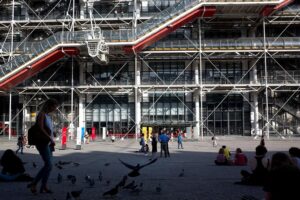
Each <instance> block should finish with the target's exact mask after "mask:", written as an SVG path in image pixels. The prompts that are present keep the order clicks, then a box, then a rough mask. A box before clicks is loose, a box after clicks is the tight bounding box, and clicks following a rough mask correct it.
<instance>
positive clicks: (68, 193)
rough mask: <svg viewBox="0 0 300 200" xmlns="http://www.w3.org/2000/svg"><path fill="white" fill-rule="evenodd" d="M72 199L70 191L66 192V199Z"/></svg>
mask: <svg viewBox="0 0 300 200" xmlns="http://www.w3.org/2000/svg"><path fill="white" fill-rule="evenodd" d="M71 199H72V197H71V194H70V192H67V197H66V200H71Z"/></svg>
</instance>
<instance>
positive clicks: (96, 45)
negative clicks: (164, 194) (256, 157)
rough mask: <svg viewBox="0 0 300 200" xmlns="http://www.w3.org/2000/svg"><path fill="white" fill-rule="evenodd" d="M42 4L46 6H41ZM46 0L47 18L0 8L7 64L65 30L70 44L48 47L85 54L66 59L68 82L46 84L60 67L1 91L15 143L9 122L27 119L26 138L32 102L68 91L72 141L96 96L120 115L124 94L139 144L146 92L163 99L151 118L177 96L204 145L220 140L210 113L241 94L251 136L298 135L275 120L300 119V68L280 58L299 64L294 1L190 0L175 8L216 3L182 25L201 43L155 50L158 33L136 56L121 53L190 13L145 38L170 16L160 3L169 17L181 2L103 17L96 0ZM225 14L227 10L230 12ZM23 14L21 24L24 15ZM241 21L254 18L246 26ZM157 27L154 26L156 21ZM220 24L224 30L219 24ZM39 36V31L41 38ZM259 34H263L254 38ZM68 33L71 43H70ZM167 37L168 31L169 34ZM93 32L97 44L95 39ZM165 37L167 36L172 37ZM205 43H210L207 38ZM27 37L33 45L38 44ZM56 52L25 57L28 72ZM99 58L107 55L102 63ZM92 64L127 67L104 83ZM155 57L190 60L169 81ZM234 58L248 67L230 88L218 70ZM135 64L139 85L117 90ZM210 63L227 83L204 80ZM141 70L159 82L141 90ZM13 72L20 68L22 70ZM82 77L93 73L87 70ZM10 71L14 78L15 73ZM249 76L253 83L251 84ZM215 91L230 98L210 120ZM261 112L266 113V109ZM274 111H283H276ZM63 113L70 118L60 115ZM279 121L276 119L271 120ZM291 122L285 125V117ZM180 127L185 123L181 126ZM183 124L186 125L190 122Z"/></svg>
mask: <svg viewBox="0 0 300 200" xmlns="http://www.w3.org/2000/svg"><path fill="white" fill-rule="evenodd" d="M41 1H42V2H44V0H41ZM45 2H48V3H50V4H51V5H53V7H52V9H50V10H48V11H47V12H46V11H45V13H43V14H41V13H37V11H36V10H35V8H33V7H32V6H31V5H30V3H28V1H25V0H12V1H2V2H1V4H2V6H7V9H11V18H10V19H4V20H1V19H0V34H1V36H2V38H1V40H0V57H1V60H2V62H3V65H5V63H9V62H15V63H16V64H18V62H16V61H15V59H17V58H18V56H19V55H20V54H21V55H22V54H23V53H24V52H26V50H25V49H23V50H20V47H23V46H24V44H28V43H29V42H32V41H31V40H32V39H33V40H34V39H36V38H38V36H39V33H40V34H42V33H43V34H44V33H46V35H47V37H49V36H48V35H55V34H56V35H57V34H58V32H59V34H60V35H62V36H61V38H62V37H66V38H67V39H63V38H62V39H61V40H60V41H57V39H56V37H55V40H56V42H57V44H56V46H51V45H50V47H52V48H54V49H58V48H62V52H63V53H64V48H66V47H70V46H71V47H76V48H79V49H80V54H79V55H74V54H69V55H67V56H70V57H71V60H70V63H71V84H70V85H51V84H49V82H50V80H51V78H52V77H54V76H56V73H57V71H58V70H59V69H60V68H57V70H54V71H53V73H52V74H51V76H49V78H48V79H46V80H42V83H37V82H36V81H35V78H32V79H30V80H29V82H31V84H24V85H18V86H16V87H12V88H10V89H9V90H8V91H2V92H1V95H2V96H1V98H3V99H4V98H9V111H8V113H9V118H8V122H9V123H8V124H6V125H7V127H9V128H8V135H9V139H10V138H11V135H12V134H13V133H12V131H13V129H12V127H13V125H12V122H13V121H15V120H16V119H17V118H18V117H20V116H22V117H23V119H22V121H23V125H22V126H20V127H21V128H20V127H16V129H21V130H18V131H17V132H18V134H19V133H21V132H26V130H27V128H28V127H26V126H27V125H26V123H25V121H26V119H25V116H26V115H28V113H27V112H28V111H27V110H26V109H27V107H28V105H29V103H30V102H32V101H33V100H34V99H35V98H37V96H44V98H48V97H49V95H53V94H56V95H57V94H66V95H67V96H68V98H70V105H69V106H70V113H69V116H66V115H62V116H63V117H64V118H65V120H66V121H67V122H68V125H69V128H70V132H71V133H72V134H74V131H75V130H74V127H86V126H87V125H86V110H87V109H89V106H91V105H93V103H94V101H95V100H96V99H97V98H98V97H99V95H106V96H108V97H109V98H110V99H111V101H112V102H114V103H115V104H116V106H117V107H119V108H120V110H122V109H123V108H122V105H120V103H119V102H118V101H117V100H116V99H115V97H116V96H127V97H128V98H133V99H134V100H133V102H134V112H135V113H134V117H132V115H131V113H130V112H127V113H126V115H127V117H126V118H127V119H128V123H133V124H134V125H133V126H129V128H128V130H126V133H125V135H126V134H129V133H132V132H134V133H135V137H136V138H137V137H138V135H139V134H140V131H141V128H142V126H143V123H145V122H144V121H143V118H144V117H145V116H144V114H143V113H142V110H141V107H142V103H143V102H142V100H143V96H147V95H149V94H153V96H155V98H156V99H155V100H153V101H152V104H151V106H150V107H149V108H148V112H149V113H151V112H154V110H155V108H156V106H157V104H158V103H159V101H160V100H161V99H162V98H163V97H164V95H166V94H172V95H173V96H174V98H175V99H176V101H177V102H180V103H181V104H182V105H183V107H184V110H187V111H188V112H189V113H190V114H191V116H192V118H193V119H192V120H189V123H191V124H190V125H189V126H191V127H192V129H193V134H190V137H194V138H201V139H202V140H203V138H204V136H205V135H215V134H216V133H215V132H214V130H211V128H210V127H209V126H208V120H209V119H210V117H211V116H213V115H215V113H216V111H217V110H218V109H219V108H220V106H221V105H222V103H224V101H227V98H228V97H230V96H231V95H233V94H238V95H240V96H242V99H243V101H244V102H245V103H247V104H249V106H250V110H251V111H250V113H249V114H250V115H251V116H250V117H249V120H251V134H252V135H254V136H257V135H260V134H264V135H266V136H267V138H269V136H270V131H271V132H272V133H275V134H276V135H279V136H281V137H282V138H283V137H285V136H286V135H294V134H299V133H298V132H299V129H300V128H299V127H300V123H297V124H296V126H294V127H292V128H291V127H286V126H283V127H284V128H283V129H282V130H279V129H278V128H277V127H279V126H281V124H284V123H285V122H284V120H281V117H278V116H279V114H280V113H281V112H282V111H284V112H286V113H288V114H287V115H289V117H291V116H292V117H293V119H292V120H294V121H299V117H300V116H298V114H299V113H298V110H296V111H295V112H296V113H295V114H294V113H293V112H292V111H290V110H292V109H289V102H290V101H291V99H294V98H295V96H297V95H298V94H299V88H300V87H299V81H300V73H298V71H300V70H299V69H298V66H295V67H294V68H295V70H289V68H290V67H288V66H285V65H283V64H281V62H280V61H279V59H296V58H297V57H298V52H299V51H300V40H299V36H300V32H297V31H295V30H296V28H295V29H291V27H297V26H298V24H299V18H300V16H299V7H300V5H299V4H297V3H294V4H292V5H290V6H287V5H285V4H288V3H292V1H284V0H281V1H280V0H273V1H272V0H265V1H263V0H261V1H240V0H231V1H229V0H228V1H227V0H225V1H224V0H207V1H201V0H200V1H199V2H198V4H197V5H196V6H193V7H188V4H187V3H189V2H190V1H188V0H183V1H176V2H179V3H180V2H185V3H186V4H184V5H185V6H186V5H187V6H186V7H187V8H188V9H187V11H186V12H187V13H189V12H190V10H192V11H194V10H196V9H198V8H199V7H201V6H203V5H207V6H214V8H215V10H216V14H215V15H213V16H210V17H209V18H203V16H202V17H201V16H200V17H197V18H198V19H197V20H194V19H193V20H192V22H191V23H189V24H188V23H187V22H185V23H187V24H186V25H185V27H184V28H183V30H184V29H185V28H186V29H190V30H192V31H191V32H195V34H194V36H191V35H192V34H190V35H187V34H183V35H184V39H181V40H172V37H170V38H168V39H166V40H163V41H158V42H157V43H155V44H153V45H152V46H149V45H150V43H154V42H155V41H157V40H158V39H161V38H162V37H161V36H157V38H155V39H153V40H152V39H151V40H152V41H151V42H147V44H148V43H149V44H148V45H147V46H149V47H147V48H146V49H144V50H142V49H139V47H137V48H138V49H139V51H135V50H134V49H133V54H126V53H124V51H123V50H124V49H123V48H124V46H125V47H127V46H130V45H135V44H137V43H139V42H140V41H144V40H147V38H151V35H155V34H157V33H159V31H160V30H166V29H171V28H172V26H173V25H174V23H175V22H176V21H178V20H179V18H182V17H184V15H185V14H182V15H180V16H178V17H174V18H171V19H167V22H165V21H163V20H161V23H162V24H161V25H160V24H158V26H153V27H152V25H151V28H150V29H149V32H146V33H143V34H142V35H141V36H139V35H138V33H137V32H138V31H141V30H143V29H142V28H144V29H146V27H147V26H150V25H149V24H150V23H149V20H151V19H156V18H155V17H152V16H158V17H159V16H160V15H161V16H163V14H165V12H166V11H165V10H161V9H160V6H161V5H162V3H163V2H169V4H168V7H167V9H166V10H167V11H168V10H172V6H173V5H176V4H174V3H175V1H170V0H169V1H163V0H160V1H159V0H155V1H151V2H153V5H154V6H155V7H154V8H155V9H156V13H155V12H154V13H151V12H150V13H148V12H144V13H143V12H142V11H143V5H146V3H145V2H147V1H143V0H132V1H131V0H130V1H129V0H128V1H125V0H124V1H122V0H120V1H115V2H112V3H111V4H112V5H113V6H112V8H111V10H109V11H108V12H106V13H101V12H100V11H99V10H97V9H96V7H97V6H96V5H97V4H101V3H105V2H102V1H97V0H93V1H84V0H81V1H80V4H79V5H76V3H75V0H58V1H52V0H49V1H46V0H45ZM170 2H171V3H170ZM194 2H195V1H194ZM62 3H64V5H67V6H66V7H65V8H64V15H63V16H61V17H60V18H59V19H54V18H53V17H51V14H52V12H55V11H56V9H58V7H59V5H61V4H62ZM149 4H150V3H149ZM202 4H203V5H202ZM282 4H284V6H287V7H283V6H282V7H278V8H276V7H277V6H278V5H282ZM121 5H129V7H131V10H132V12H129V13H119V11H118V10H120V9H121V10H122V6H121ZM147 5H148V4H147ZM270 6H271V7H270ZM16 7H20V8H21V10H26V12H27V14H26V15H28V13H30V14H31V16H34V19H30V17H29V16H26V15H25V18H24V19H16V16H18V15H17V14H16V13H15V10H16ZM204 8H205V7H204ZM189 9H190V10H189ZM277 9H278V10H277ZM204 10H205V9H204ZM245 11H247V12H245ZM76 12H79V14H76ZM85 12H86V13H85ZM163 12H164V13H163ZM226 12H228V14H227V13H226ZM147 13H148V14H147ZM203 13H204V12H203ZM233 13H234V14H233ZM261 13H263V15H266V14H264V13H269V15H266V16H262V15H261ZM49 16H50V17H49ZM18 17H19V18H20V16H18ZM244 18H245V19H247V20H246V21H243V20H241V19H244ZM158 19H159V20H160V18H157V20H158ZM228 19H230V21H228ZM147 23H148V25H147ZM153 24H154V25H155V23H154V22H153ZM175 24H176V23H175ZM220 24H223V25H222V26H221V25H220ZM257 24H258V25H257ZM156 25H157V24H156ZM183 25H184V24H180V26H183ZM274 25H276V32H274V33H272V30H273V26H274ZM124 27H125V28H124ZM141 27H142V28H141ZM210 28H211V29H215V30H216V31H219V30H222V29H224V30H235V31H237V30H239V31H240V36H239V38H230V37H229V38H223V37H221V38H214V39H211V38H209V36H207V35H205V34H206V32H208V33H209V30H210ZM123 29H124V30H126V31H127V32H126V34H127V35H126V37H125V39H124V38H123V35H122V34H123V32H124V31H123ZM28 30H29V31H28ZM128 30H129V32H128ZM147 30H148V29H147ZM257 30H259V31H257ZM268 30H270V32H268ZM80 31H84V32H87V34H82V33H81V32H80ZM130 31H131V32H130ZM36 32H37V33H38V34H35V33H36ZM79 32H80V33H79ZM99 32H100V34H99ZM115 32H117V35H118V38H117V39H116V40H115V36H114V33H115ZM257 32H258V33H259V34H261V35H259V36H257V35H256V33H257ZM66 33H67V36H65V34H66ZM102 33H103V35H102ZM166 33H167V34H170V32H169V31H167V32H166ZM76 34H77V35H76ZM95 34H96V35H95ZM130 34H132V36H133V38H134V39H135V40H134V41H131V40H130V39H128V38H129V36H128V35H130ZM272 34H273V35H272ZM18 35H21V39H20V40H19V41H17V42H15V40H17V39H16V37H17V36H18ZM75 35H76V37H75ZM90 35H91V38H90V37H89V36H90ZM149 35H150V36H149ZM195 35H196V36H195ZM270 35H272V36H270ZM286 35H289V36H286ZM77 36H78V37H77ZM79 36H80V37H79ZM162 36H166V34H165V32H164V33H163V35H162ZM207 37H208V38H209V39H207ZM29 38H31V40H30V39H29ZM70 38H71V39H70ZM78 38H81V40H76V39H78ZM48 43H49V42H48ZM22 45H23V46H22ZM143 45H144V44H143ZM145 47H146V46H145ZM108 48H109V51H108ZM52 51H53V49H51V48H50V49H48V50H43V51H42V52H43V53H41V54H38V55H37V56H36V57H33V58H31V57H30V58H28V59H29V62H22V65H21V66H22V67H23V68H22V69H28V68H31V65H33V64H34V62H35V61H36V60H39V59H40V58H42V57H44V56H45V55H47V54H49V52H52ZM99 52H100V54H99ZM26 54H27V53H26ZM102 54H103V55H104V57H101V55H102ZM90 57H94V58H95V57H97V58H98V59H97V60H96V61H97V62H98V63H100V65H107V63H108V68H109V67H110V66H109V65H110V63H109V61H108V60H110V61H111V62H116V63H120V64H121V66H120V67H119V69H118V70H117V71H116V72H115V73H114V74H111V77H110V80H108V81H107V82H106V83H103V82H100V81H99V78H98V77H96V76H95V75H93V74H92V73H91V70H89V68H91V66H89V65H92V64H93V63H94V60H92V59H90ZM155 60H162V61H163V62H164V60H167V61H172V62H176V61H177V60H184V61H185V66H184V67H183V68H181V69H180V70H181V71H178V73H177V74H176V77H174V78H173V79H172V80H170V81H168V82H167V81H166V80H165V79H163V78H162V77H161V75H160V74H159V73H158V71H157V70H155V69H154V68H153V66H151V65H150V64H149V63H150V62H152V61H155ZM228 60H230V61H234V62H235V61H238V62H241V63H242V68H244V69H245V70H244V73H243V74H242V75H241V76H239V77H238V78H239V79H238V80H235V81H232V80H231V79H230V78H229V77H228V76H227V74H225V73H224V71H223V70H222V66H220V65H218V62H219V61H228ZM246 61H247V62H246ZM270 62H272V63H273V65H274V66H275V67H277V68H279V69H280V70H277V71H278V72H280V74H278V75H277V77H284V78H283V80H282V81H279V80H275V81H274V80H272V79H271V78H274V76H275V74H274V72H273V71H272V68H271V66H270ZM128 63H131V65H130V64H129V65H130V67H132V68H133V71H134V81H133V83H130V84H128V83H127V84H122V83H120V84H118V83H116V84H112V83H113V82H114V81H115V80H116V79H117V77H118V76H120V75H122V72H123V70H124V68H125V67H126V66H127V65H128ZM258 63H262V64H263V65H262V66H263V68H262V69H260V71H261V72H262V75H261V77H260V79H258V69H257V68H258ZM207 64H209V65H210V66H212V70H213V71H214V72H216V73H218V74H219V75H220V80H221V79H222V81H223V82H222V83H215V82H212V83H207V82H205V80H204V79H206V77H205V74H204V72H205V70H206V67H207V66H206V65H207ZM3 65H2V66H3ZM76 65H79V66H80V67H78V68H77V69H79V73H78V74H77V75H76V76H75V71H74V70H75V69H74V68H75V67H76ZM141 66H143V67H145V68H146V69H147V71H149V72H151V73H152V74H153V75H155V79H157V80H158V82H159V84H144V83H142V81H141V79H142V76H141V74H142V73H143V71H141ZM274 66H273V68H274ZM16 67H20V66H19V65H17V66H16ZM60 67H62V66H60ZM188 69H192V71H193V73H194V77H193V78H194V81H193V82H189V83H184V84H182V83H178V80H179V79H180V78H181V77H182V76H184V74H185V73H186V71H187V70H188ZM1 70H2V75H1V77H0V79H1V78H2V77H5V76H6V72H5V70H4V68H1ZM16 70H21V68H18V69H16ZM84 70H86V71H85V72H84ZM9 73H15V72H14V71H12V72H9ZM9 73H8V74H9ZM41 73H43V72H41ZM297 73H298V74H297ZM9 76H10V74H9ZM249 76H250V80H246V78H247V77H249ZM88 78H91V79H92V84H88V83H86V80H87V79H88ZM1 80H2V79H1ZM38 80H40V79H38ZM40 81H41V80H40ZM54 82H55V80H54ZM54 84H55V83H54ZM280 93H283V94H285V95H287V96H286V98H284V99H281V100H278V101H276V102H275V103H272V104H271V103H270V102H269V101H270V100H272V101H273V99H272V98H273V97H274V94H280ZM180 94H184V96H188V95H191V94H192V95H191V96H193V101H192V102H193V104H194V106H193V108H191V107H190V106H189V105H187V102H186V101H183V100H182V98H181V96H180ZM210 94H222V95H223V97H222V99H220V100H219V101H218V102H217V104H216V105H215V107H214V108H213V109H212V110H211V111H210V112H209V113H206V114H205V113H204V110H205V108H204V104H205V103H206V101H205V99H207V96H208V95H210ZM261 94H262V95H264V97H261ZM13 96H15V97H18V98H19V99H22V101H20V102H22V105H21V107H20V106H18V110H17V109H16V108H13V106H15V105H13V103H12V98H13ZM75 96H76V100H75ZM153 98H154V97H153ZM87 99H88V100H87ZM259 101H260V102H259ZM270 105H272V106H271V108H270V107H269V106H270ZM260 106H261V108H262V109H259V107H260ZM274 106H275V107H276V108H274ZM13 109H15V110H17V112H14V116H13V114H12V113H13V111H12V110H13ZM274 109H275V110H274ZM60 112H61V113H63V111H61V110H60ZM274 112H275V113H274ZM22 114H23V115H22ZM270 114H272V116H270ZM277 117H278V120H274V119H275V118H277ZM279 118H280V119H279ZM259 119H261V121H262V123H263V124H261V126H259V125H258V124H259ZM289 119H290V118H289ZM285 120H287V118H286V119H285ZM0 121H1V119H0ZM3 121H6V120H3ZM176 123H178V124H180V122H179V121H177V122H176ZM228 123H229V122H228ZM153 125H155V123H153ZM164 125H165V124H163V125H160V126H161V127H164ZM184 126H186V127H187V125H184ZM298 126H299V127H298ZM228 129H229V128H228ZM5 130H6V129H5V128H3V129H2V130H0V131H1V132H4V131H5ZM204 130H206V131H204ZM113 131H114V130H113ZM228 134H229V131H228Z"/></svg>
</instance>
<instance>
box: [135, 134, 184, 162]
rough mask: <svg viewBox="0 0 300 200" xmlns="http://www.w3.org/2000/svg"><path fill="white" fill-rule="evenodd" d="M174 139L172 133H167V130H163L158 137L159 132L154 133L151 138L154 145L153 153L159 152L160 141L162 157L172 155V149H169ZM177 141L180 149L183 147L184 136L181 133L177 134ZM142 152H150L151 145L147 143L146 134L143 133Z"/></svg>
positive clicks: (141, 140)
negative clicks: (170, 142) (158, 144)
mask: <svg viewBox="0 0 300 200" xmlns="http://www.w3.org/2000/svg"><path fill="white" fill-rule="evenodd" d="M171 139H172V136H171V135H167V133H166V131H165V130H161V131H160V133H159V135H158V137H157V134H153V135H152V136H151V138H150V141H151V146H152V155H154V154H156V153H157V143H158V142H160V150H161V151H160V157H162V156H163V154H164V156H165V157H170V151H169V141H170V140H171ZM177 143H178V149H180V148H181V149H183V136H182V134H181V133H178V134H177ZM140 146H141V149H140V152H144V153H145V154H146V155H147V154H148V152H149V145H148V144H147V143H146V141H145V138H144V134H141V137H140Z"/></svg>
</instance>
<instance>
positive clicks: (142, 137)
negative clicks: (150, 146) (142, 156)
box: [140, 133, 146, 152]
mask: <svg viewBox="0 0 300 200" xmlns="http://www.w3.org/2000/svg"><path fill="white" fill-rule="evenodd" d="M145 144H146V143H145V138H144V134H143V133H142V134H141V138H140V145H141V149H140V152H145Z"/></svg>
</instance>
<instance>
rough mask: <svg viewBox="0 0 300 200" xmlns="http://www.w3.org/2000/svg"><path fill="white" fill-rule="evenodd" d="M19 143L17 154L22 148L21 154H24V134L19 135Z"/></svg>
mask: <svg viewBox="0 0 300 200" xmlns="http://www.w3.org/2000/svg"><path fill="white" fill-rule="evenodd" d="M17 145H18V149H17V151H16V154H18V152H19V151H20V150H21V154H23V146H24V137H23V135H20V136H19V137H18V143H17Z"/></svg>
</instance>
